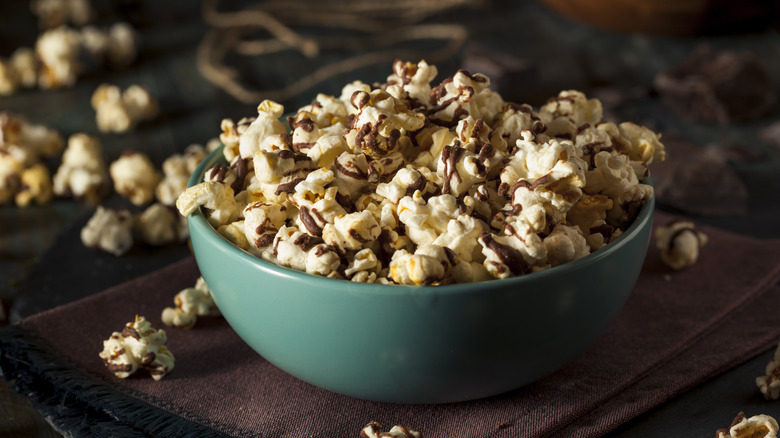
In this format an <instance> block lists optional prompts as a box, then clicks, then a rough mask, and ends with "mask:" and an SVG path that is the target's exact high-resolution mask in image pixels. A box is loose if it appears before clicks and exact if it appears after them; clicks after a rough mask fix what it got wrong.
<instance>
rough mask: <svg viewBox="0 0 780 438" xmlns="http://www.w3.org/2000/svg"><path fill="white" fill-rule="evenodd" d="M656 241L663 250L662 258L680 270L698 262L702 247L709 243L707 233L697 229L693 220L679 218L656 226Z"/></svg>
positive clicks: (667, 263) (668, 264) (670, 265)
mask: <svg viewBox="0 0 780 438" xmlns="http://www.w3.org/2000/svg"><path fill="white" fill-rule="evenodd" d="M655 243H656V246H657V247H658V249H659V250H661V260H663V262H664V263H666V265H667V266H669V267H671V268H673V269H676V270H680V269H684V268H686V267H688V266H691V265H693V264H694V263H696V261H697V260H698V259H699V253H700V252H701V248H702V247H703V246H704V245H706V244H707V235H706V234H704V233H702V232H701V231H698V230H696V226H695V225H694V224H693V222H690V221H684V220H677V221H672V222H670V223H668V224H667V225H665V226H659V227H656V229H655Z"/></svg>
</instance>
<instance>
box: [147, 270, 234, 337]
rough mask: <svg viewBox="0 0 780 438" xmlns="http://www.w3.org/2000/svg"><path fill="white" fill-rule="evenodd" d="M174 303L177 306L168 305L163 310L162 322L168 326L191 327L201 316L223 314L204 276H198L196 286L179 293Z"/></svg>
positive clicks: (174, 298)
mask: <svg viewBox="0 0 780 438" xmlns="http://www.w3.org/2000/svg"><path fill="white" fill-rule="evenodd" d="M173 303H174V305H175V307H166V308H165V309H163V311H162V317H161V318H162V322H163V324H165V325H167V326H175V327H184V328H188V329H189V328H192V327H194V326H195V323H196V322H197V321H198V317H199V316H218V315H220V314H221V313H220V311H219V309H218V308H217V305H216V304H215V303H214V298H213V297H212V295H211V290H210V289H209V287H208V285H207V284H206V281H205V280H204V279H203V277H198V280H197V281H196V282H195V286H193V287H188V288H186V289H183V290H181V291H180V292H179V293H177V294H176V296H175V297H173Z"/></svg>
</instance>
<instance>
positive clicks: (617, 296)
mask: <svg viewBox="0 0 780 438" xmlns="http://www.w3.org/2000/svg"><path fill="white" fill-rule="evenodd" d="M218 162H224V158H223V157H222V153H221V148H220V149H218V150H216V151H214V152H212V153H211V154H210V155H209V156H208V157H207V158H206V159H205V160H204V161H203V162H202V163H201V164H200V166H199V167H198V169H197V170H196V171H195V173H194V174H193V175H192V177H191V178H190V181H189V185H190V186H191V185H194V184H197V183H198V182H200V181H202V178H203V174H204V173H205V171H206V170H207V169H209V168H210V167H211V166H213V165H214V164H215V163H218ZM653 208H654V198H651V199H650V200H648V202H647V203H646V204H645V206H644V207H643V208H642V209H641V210H640V212H639V215H638V217H637V218H636V220H635V221H634V223H633V224H632V225H631V226H630V228H629V229H628V230H626V232H625V233H624V234H623V235H621V236H620V237H619V238H618V239H616V240H615V241H614V242H612V243H610V244H609V245H607V246H606V247H604V248H602V249H600V250H598V251H596V252H594V253H592V254H590V255H588V256H586V257H584V258H582V259H579V260H576V261H574V262H570V263H568V264H565V265H561V266H557V267H555V268H552V269H548V270H545V271H541V272H536V273H532V274H528V275H525V276H520V277H513V278H508V279H503V280H493V281H487V282H481V283H468V284H455V285H447V286H391V285H380V284H363V283H353V282H350V281H346V280H334V279H329V278H324V277H318V276H314V275H310V274H306V273H304V272H299V271H296V270H292V269H288V268H284V267H280V266H277V265H275V264H272V263H269V262H266V261H264V260H261V259H259V258H257V257H255V256H253V255H251V254H249V253H247V252H245V251H243V250H241V249H240V248H238V247H236V246H234V245H233V244H231V243H230V242H229V241H227V240H226V239H224V238H223V237H222V236H221V235H219V233H217V232H216V231H215V230H214V229H213V228H212V227H211V226H210V225H209V223H208V222H207V221H206V219H205V217H204V216H203V214H202V213H201V212H200V211H197V212H196V213H194V214H193V215H191V216H189V217H188V225H189V230H190V238H191V241H192V248H193V252H194V254H195V258H196V261H197V264H198V267H199V269H200V271H201V274H202V275H203V277H204V279H205V281H206V283H207V284H208V285H209V288H210V289H211V291H212V293H213V295H214V300H215V301H216V303H217V305H218V307H219V309H220V310H221V312H222V314H223V315H224V317H225V319H226V320H227V321H228V323H229V324H230V325H231V326H232V328H233V329H234V330H235V331H236V333H237V334H238V335H239V336H240V337H241V338H242V339H243V340H244V341H245V342H246V343H247V344H248V345H249V346H250V347H252V348H253V349H254V350H255V351H257V352H258V353H259V354H261V355H262V356H263V357H264V358H265V359H267V360H268V361H269V362H271V363H272V364H274V365H276V366H277V367H279V368H280V369H282V370H284V371H286V372H287V373H289V374H291V375H293V376H295V377H297V378H300V379H302V380H304V381H306V382H309V383H311V384H313V385H316V386H319V387H322V388H325V389H328V390H331V391H334V392H337V393H341V394H346V395H349V396H353V397H357V398H362V399H368V400H375V401H381V402H396V403H448V402H458V401H465V400H473V399H478V398H483V397H488V396H492V395H496V394H500V393H503V392H506V391H510V390H512V389H516V388H519V387H521V386H523V385H526V384H528V383H530V382H533V381H535V380H538V379H539V378H541V377H543V376H545V375H547V374H550V373H552V372H553V371H555V370H557V369H558V368H560V367H561V366H563V365H564V364H566V363H567V362H569V361H570V360H572V359H573V358H574V357H576V356H577V355H578V354H580V353H581V352H582V351H584V350H585V349H586V348H587V347H588V346H590V345H591V344H592V343H593V342H594V341H595V340H596V338H598V337H599V336H600V335H601V334H602V333H603V332H604V331H605V330H606V328H607V326H608V325H609V324H610V323H611V322H612V320H613V319H614V318H615V316H616V315H617V314H618V312H619V311H620V309H621V308H622V306H623V304H624V303H625V301H626V300H627V298H628V296H629V295H630V293H631V291H632V289H633V287H634V284H635V283H636V280H637V278H638V276H639V272H640V269H641V267H642V263H643V261H644V257H645V253H646V250H647V245H648V241H649V238H650V230H651V224H652V216H653Z"/></svg>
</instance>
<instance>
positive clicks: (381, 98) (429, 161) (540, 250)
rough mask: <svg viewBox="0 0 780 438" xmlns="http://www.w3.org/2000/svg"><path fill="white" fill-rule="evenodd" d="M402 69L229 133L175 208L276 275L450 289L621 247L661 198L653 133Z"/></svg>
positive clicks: (583, 103)
mask: <svg viewBox="0 0 780 438" xmlns="http://www.w3.org/2000/svg"><path fill="white" fill-rule="evenodd" d="M437 73H438V72H437V69H436V67H435V66H433V65H429V64H427V63H426V62H425V61H420V62H418V63H417V64H414V63H410V62H404V61H400V60H398V61H396V62H395V63H394V64H393V72H392V74H390V75H389V76H388V78H387V81H386V82H385V83H379V84H373V85H369V84H366V83H363V82H361V81H355V82H352V83H349V84H347V85H346V86H344V87H343V89H342V92H341V95H340V96H339V97H335V96H330V95H325V94H318V95H317V96H316V98H315V100H314V102H313V103H312V104H310V105H306V106H304V107H302V108H300V109H298V111H297V112H295V113H294V114H292V115H290V116H288V117H287V120H286V122H287V123H285V121H284V119H283V114H285V110H284V108H283V106H282V105H280V104H278V103H276V102H273V101H269V100H266V101H263V102H261V103H260V105H259V106H258V114H257V116H256V117H252V118H244V119H241V120H239V121H238V122H234V121H233V120H231V119H225V120H223V122H222V131H223V132H222V134H221V135H220V140H221V141H222V143H223V144H224V147H223V149H222V154H224V158H225V162H224V163H218V164H216V165H214V166H213V167H212V168H210V169H209V170H207V171H206V173H205V178H204V181H203V182H200V183H199V184H196V185H193V186H191V187H189V188H187V189H186V190H185V191H184V192H183V193H182V194H181V195H180V196H179V198H178V200H177V203H176V205H177V208H178V210H179V212H180V213H181V214H183V215H184V216H188V215H190V214H192V213H193V212H195V211H196V210H198V209H199V208H202V211H203V212H204V215H205V216H206V218H207V220H208V222H209V223H210V224H211V225H212V226H213V227H214V228H215V229H216V230H217V231H218V232H219V233H220V234H221V235H222V236H224V237H225V238H226V239H228V240H229V241H230V242H232V243H233V244H235V245H236V246H238V247H240V248H241V249H243V250H245V251H247V252H249V253H251V254H253V255H255V256H257V257H259V258H262V259H264V260H267V261H269V262H272V263H275V264H277V265H280V266H284V267H288V268H292V269H296V270H299V271H305V272H307V273H310V274H316V275H320V276H324V277H329V278H336V279H344V280H351V281H356V282H364V283H383V284H404V285H444V284H453V283H468V282H478V281H484V280H490V279H500V278H507V277H512V276H519V275H524V274H528V273H533V272H537V271H541V270H545V269H549V268H552V267H555V266H558V265H562V264H565V263H567V262H571V261H573V260H576V259H579V258H582V257H585V256H587V255H588V254H590V253H592V252H594V251H597V250H598V249H600V248H602V247H603V246H605V245H608V244H609V243H610V242H611V241H613V240H615V239H616V238H618V237H619V236H620V235H621V233H622V232H623V231H625V230H626V229H627V228H628V227H629V226H630V225H631V223H632V221H633V220H634V218H635V217H636V214H637V212H638V211H639V209H640V208H641V207H642V206H643V205H644V204H645V203H646V202H647V200H648V199H650V198H651V197H652V196H653V188H652V186H651V185H649V184H647V183H646V182H647V181H648V180H647V179H646V178H647V177H648V175H649V172H648V166H649V165H650V164H651V163H653V162H657V161H661V160H663V159H664V146H663V144H662V143H661V142H660V139H659V137H660V136H659V135H658V134H657V133H654V132H653V131H651V130H650V129H648V128H646V127H643V126H639V125H636V124H634V123H631V122H623V123H619V124H616V123H613V122H608V121H605V120H603V114H602V107H601V103H600V102H599V101H598V100H597V99H589V98H587V97H586V95H585V94H583V93H582V92H579V91H574V90H570V91H562V92H560V93H559V94H558V96H555V97H553V98H551V99H549V100H548V101H547V102H546V103H545V104H543V105H542V106H541V107H540V108H538V110H536V109H534V108H533V107H531V106H530V105H527V104H522V105H518V104H515V103H511V102H505V101H504V100H503V99H502V97H501V96H500V95H499V94H497V93H496V92H494V91H492V90H491V89H490V87H489V85H490V80H489V78H488V77H487V76H485V75H482V74H479V73H475V74H472V73H469V72H466V71H463V70H459V71H458V72H456V73H455V74H454V75H453V76H451V77H448V78H446V79H444V80H442V81H441V82H440V83H439V84H438V85H432V81H433V79H434V78H435V77H436V76H437Z"/></svg>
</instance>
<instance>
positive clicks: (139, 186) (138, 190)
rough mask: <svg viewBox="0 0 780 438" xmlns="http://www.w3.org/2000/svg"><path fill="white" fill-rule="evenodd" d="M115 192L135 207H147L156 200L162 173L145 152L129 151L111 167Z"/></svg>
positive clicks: (110, 172) (110, 171)
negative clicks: (155, 194)
mask: <svg viewBox="0 0 780 438" xmlns="http://www.w3.org/2000/svg"><path fill="white" fill-rule="evenodd" d="M108 170H109V174H110V175H111V179H112V180H113V182H114V190H116V192H117V193H119V194H120V195H122V196H123V197H125V198H127V199H129V200H130V202H132V203H133V204H134V205H139V206H140V205H145V204H148V203H150V202H151V201H152V200H154V193H155V189H156V188H157V183H159V182H160V180H161V179H162V175H161V174H160V172H159V171H158V170H157V169H156V168H155V167H154V164H152V161H151V160H150V159H149V157H148V156H147V155H146V154H144V153H143V152H139V151H134V150H128V151H125V152H124V153H123V154H122V155H121V156H120V157H119V158H117V159H116V160H114V161H113V162H112V163H111V165H110V166H109V169H108Z"/></svg>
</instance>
